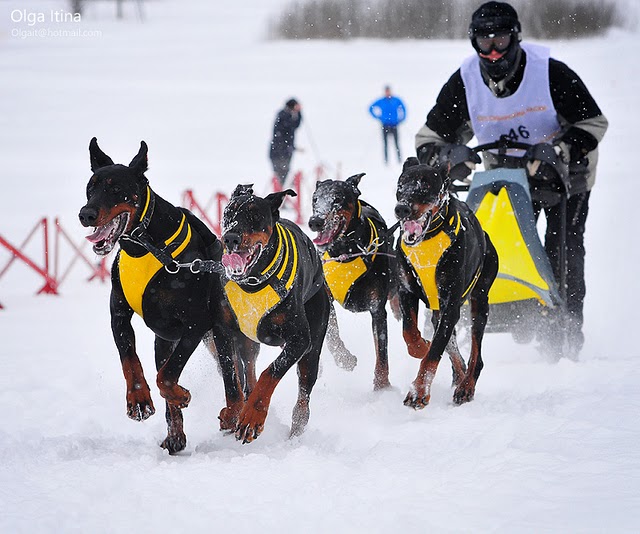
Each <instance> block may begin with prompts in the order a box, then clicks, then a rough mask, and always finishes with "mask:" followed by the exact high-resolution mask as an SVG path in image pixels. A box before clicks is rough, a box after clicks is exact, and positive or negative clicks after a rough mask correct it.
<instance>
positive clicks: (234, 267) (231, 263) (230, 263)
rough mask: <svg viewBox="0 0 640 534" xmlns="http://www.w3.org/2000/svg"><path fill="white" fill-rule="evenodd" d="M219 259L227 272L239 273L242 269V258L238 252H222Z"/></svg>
mask: <svg viewBox="0 0 640 534" xmlns="http://www.w3.org/2000/svg"><path fill="white" fill-rule="evenodd" d="M221 261H222V265H223V266H224V268H225V269H226V270H227V272H235V273H241V272H242V271H243V270H244V260H243V259H242V256H240V254H236V253H231V254H223V255H222V260H221Z"/></svg>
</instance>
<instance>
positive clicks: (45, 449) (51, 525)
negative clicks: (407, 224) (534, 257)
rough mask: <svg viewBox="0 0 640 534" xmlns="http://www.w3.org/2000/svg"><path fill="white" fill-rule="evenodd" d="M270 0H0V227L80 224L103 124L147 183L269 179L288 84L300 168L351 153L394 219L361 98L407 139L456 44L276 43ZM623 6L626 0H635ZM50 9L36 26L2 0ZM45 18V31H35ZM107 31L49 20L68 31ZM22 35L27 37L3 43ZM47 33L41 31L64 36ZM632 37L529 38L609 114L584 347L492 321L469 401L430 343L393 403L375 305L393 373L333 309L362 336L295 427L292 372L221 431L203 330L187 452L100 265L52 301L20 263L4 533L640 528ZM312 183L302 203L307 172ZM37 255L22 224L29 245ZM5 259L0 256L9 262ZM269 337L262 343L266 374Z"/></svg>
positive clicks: (3, 482)
mask: <svg viewBox="0 0 640 534" xmlns="http://www.w3.org/2000/svg"><path fill="white" fill-rule="evenodd" d="M282 2H283V0H277V1H274V2H261V1H259V0H245V1H244V2H209V1H205V0H191V1H184V2H170V1H168V0H165V1H160V0H158V1H154V2H145V3H144V15H145V20H144V22H141V21H139V20H138V19H137V17H136V3H135V2H126V3H125V15H126V18H125V20H123V21H116V20H115V16H114V12H115V7H114V6H113V5H112V4H113V3H112V2H108V3H107V2H87V10H86V13H85V14H84V16H83V18H82V21H81V23H78V22H65V23H61V22H55V21H50V20H49V17H50V11H51V10H54V11H55V10H64V9H66V8H67V2H62V1H61V0H60V1H54V0H50V1H45V0H32V1H30V2H28V3H27V2H19V1H16V0H7V1H5V2H2V3H1V4H0V71H1V72H2V73H3V75H2V83H1V84H0V117H1V118H0V124H1V126H2V127H1V128H0V147H2V148H1V149H0V150H1V154H2V157H1V161H2V168H3V172H2V175H1V178H0V180H1V184H2V195H1V196H0V214H1V215H0V235H2V236H3V237H5V238H6V239H8V240H9V241H12V242H14V243H17V244H19V242H20V241H21V240H22V239H23V238H24V237H25V236H26V235H27V234H28V232H29V231H30V229H31V228H32V226H33V225H34V224H35V222H36V221H37V220H38V219H39V218H41V217H43V216H45V215H46V216H49V217H54V216H59V217H60V219H61V221H62V224H63V226H64V227H65V229H67V230H68V232H69V233H70V235H71V236H72V238H74V239H75V240H76V241H77V242H80V241H82V240H83V237H84V236H85V235H86V233H87V232H86V230H85V229H83V228H82V227H81V226H80V225H79V223H78V222H77V218H76V217H77V212H78V210H79V208H80V207H81V206H82V205H83V203H84V188H85V185H86V181H87V179H88V178H89V176H90V169H89V159H88V150H87V147H88V143H89V140H90V139H91V137H93V136H94V135H95V136H97V137H98V140H99V142H100V145H101V147H102V148H103V149H104V150H105V152H106V153H108V154H109V155H110V156H112V157H113V158H114V160H115V161H117V162H122V163H128V162H129V161H130V160H131V158H132V157H133V156H134V155H135V154H136V153H137V151H138V148H139V143H140V140H142V139H144V140H145V141H146V142H147V143H148V144H149V154H150V170H149V172H148V173H147V176H148V177H149V178H150V180H151V184H152V187H154V189H155V190H156V191H157V192H158V193H159V194H160V195H161V196H163V197H164V198H166V199H168V200H170V201H172V202H174V203H179V202H180V198H181V193H182V191H183V190H184V189H187V188H192V189H193V190H194V192H195V194H196V197H197V198H199V199H200V200H201V201H202V202H205V200H206V199H207V198H208V197H209V196H210V195H211V194H212V193H213V192H214V191H223V192H225V193H226V194H229V193H230V192H231V191H232V190H233V188H234V187H235V185H236V184H238V183H255V184H256V189H257V190H258V191H259V192H262V193H266V192H268V191H269V187H270V184H269V180H268V178H269V176H270V167H269V161H268V158H267V151H268V150H267V149H268V141H269V137H270V133H271V127H272V121H273V119H274V117H275V114H276V112H277V110H278V109H279V108H280V107H281V106H282V105H283V104H284V102H285V101H286V100H287V99H288V98H290V97H291V96H295V97H296V98H298V99H299V101H300V102H301V103H302V106H303V114H304V122H303V126H302V127H301V129H300V131H299V135H298V144H299V146H301V147H303V148H304V149H305V152H304V153H300V154H297V155H296V156H295V159H294V168H296V169H298V168H299V169H302V170H303V171H304V172H305V174H306V175H307V176H310V175H312V173H313V169H314V168H315V166H316V165H317V164H318V163H319V162H323V163H325V164H326V166H327V168H328V169H329V176H331V177H333V176H334V175H335V173H336V171H337V170H339V171H340V173H341V175H342V177H343V178H344V177H346V176H349V175H351V174H356V173H360V172H366V173H367V175H366V176H365V177H364V178H363V179H362V181H361V182H360V186H359V187H360V189H361V191H362V193H363V198H364V199H365V200H367V201H369V202H371V203H372V204H373V205H375V206H376V207H377V208H378V209H379V210H380V211H381V212H382V213H383V215H384V216H385V217H386V218H387V220H388V221H393V204H394V203H393V200H392V199H393V194H394V189H395V184H396V180H397V177H398V174H399V170H400V167H399V165H396V164H393V165H390V166H389V167H385V166H384V165H383V163H382V140H381V138H380V137H381V135H380V132H379V128H378V125H377V123H376V122H375V121H374V120H373V119H372V118H371V117H370V116H369V115H368V112H367V109H368V105H369V103H370V102H371V101H373V100H374V99H375V98H377V97H379V96H380V95H381V94H382V88H383V86H384V85H385V84H386V83H390V84H391V85H392V88H393V90H394V92H395V93H396V94H397V95H398V96H400V97H402V98H403V100H404V101H405V103H406V105H407V110H408V118H407V122H406V123H405V124H404V125H403V126H401V128H400V134H401V146H402V147H403V150H404V152H405V155H411V153H412V138H413V135H414V134H415V132H416V131H417V130H418V128H419V127H420V125H421V123H422V122H423V120H424V117H425V115H426V113H427V111H428V110H429V108H430V107H431V105H432V104H433V101H434V99H435V97H436V95H437V92H438V91H439V89H440V87H441V86H442V84H443V83H444V82H445V81H446V79H447V78H448V76H449V75H450V74H451V73H452V72H453V71H454V70H455V68H457V66H458V65H459V64H460V62H461V61H462V59H463V58H464V57H466V56H467V55H468V54H469V53H471V47H470V46H469V45H468V43H467V42H464V41H461V42H457V41H431V42H415V41H408V42H402V41H397V42H380V41H373V42H372V41H364V40H362V41H355V42H348V43H343V42H302V43H295V42H270V41H267V40H265V38H264V35H265V29H266V19H267V18H268V17H269V16H271V15H272V14H274V13H277V10H278V6H279V5H280V4H282ZM629 5H630V6H631V4H629ZM15 9H20V10H22V9H25V10H27V11H29V12H38V13H39V12H42V13H44V14H46V17H45V18H46V21H45V22H44V23H38V24H35V25H34V26H29V25H28V23H27V22H13V21H12V20H11V12H12V11H13V10H15ZM38 28H45V29H46V30H52V33H51V34H48V36H45V37H37V36H31V37H29V36H26V34H25V33H24V32H29V31H34V30H35V29H38ZM79 28H81V29H83V30H90V31H92V32H100V35H98V36H93V37H87V36H85V37H78V36H76V37H62V36H60V34H59V32H60V31H61V30H63V29H66V30H70V31H74V30H75V31H77V30H78V29H79ZM16 29H18V30H21V31H23V33H22V34H21V35H25V38H24V39H23V38H20V37H19V36H18V37H13V36H12V32H13V31H14V30H16ZM56 32H58V33H56ZM637 43H638V34H637V33H631V32H622V31H612V32H610V33H609V34H608V35H607V36H606V37H603V38H598V39H593V40H577V41H568V42H552V43H546V44H549V45H550V46H551V47H552V51H553V54H554V56H555V57H557V58H559V59H561V60H563V61H565V62H567V63H568V64H569V65H570V66H571V67H572V68H573V69H574V70H575V71H576V72H578V73H579V74H580V75H581V77H582V78H583V80H584V81H585V82H586V84H587V86H588V87H589V88H590V90H591V91H592V93H593V95H594V96H595V98H596V100H597V101H598V103H599V104H600V106H601V107H602V109H603V111H604V112H605V114H606V115H607V117H608V118H609V121H610V125H611V126H610V129H609V132H608V133H607V136H606V138H605V140H604V142H603V144H602V148H601V160H600V166H599V176H598V183H597V185H596V188H595V189H594V192H593V195H592V198H591V205H590V216H589V223H588V230H587V243H586V246H587V285H588V295H587V300H586V309H585V314H586V325H585V332H586V337H587V339H586V344H585V347H584V350H583V352H582V354H581V356H580V360H579V361H577V362H573V361H567V360H561V361H559V362H553V361H549V360H547V359H546V358H545V357H544V356H542V355H540V354H539V353H538V352H537V351H536V350H535V348H534V347H533V346H527V345H525V346H523V345H517V344H515V342H514V341H513V340H512V339H511V338H510V337H509V336H506V335H497V334H489V335H487V336H486V338H485V344H484V357H485V368H484V371H483V373H482V376H481V378H480V380H479V383H478V388H477V392H476V398H475V400H474V401H473V402H472V403H469V404H466V405H463V406H460V407H457V406H454V405H453V404H452V400H451V396H452V390H451V389H450V387H449V385H450V381H451V371H450V366H449V364H448V362H447V361H444V360H443V362H442V365H441V366H440V368H439V371H438V374H437V375H436V378H435V382H434V386H433V390H432V399H431V404H430V405H429V406H428V407H427V408H426V409H424V410H423V411H419V412H415V411H413V410H411V409H408V408H406V407H405V406H403V404H402V400H403V399H404V396H405V394H406V392H407V390H408V388H409V386H410V383H411V381H412V380H413V378H414V376H415V372H416V370H417V361H416V360H414V359H413V358H410V357H409V356H408V355H407V351H406V348H405V346H404V342H403V340H402V336H401V332H400V326H399V324H398V323H397V322H395V321H394V320H393V319H390V323H389V324H390V332H389V343H390V380H391V383H392V384H393V388H392V389H391V390H388V391H384V392H380V393H374V392H373V390H372V389H373V388H372V380H373V366H374V356H373V338H372V334H371V329H370V319H369V317H368V316H367V315H364V314H360V315H353V314H349V313H347V312H344V311H343V310H342V309H338V318H339V321H340V324H341V328H342V336H343V338H344V340H345V343H346V344H347V346H348V347H349V348H350V349H351V350H352V351H353V352H354V353H356V355H357V356H358V360H359V364H358V366H357V367H356V369H355V370H354V371H353V372H352V373H348V372H345V371H343V370H341V369H339V368H337V366H336V365H335V363H334V362H333V359H332V357H331V355H330V354H329V353H328V352H327V351H325V352H324V353H323V358H322V360H323V361H322V374H321V376H320V378H319V380H318V383H317V385H316V388H315V390H314V392H313V395H312V398H311V409H312V413H311V419H310V422H309V425H308V427H307V431H306V433H305V434H304V435H302V436H301V437H299V438H296V439H293V440H289V439H288V431H289V425H290V421H291V410H292V408H293V405H294V402H295V398H296V376H295V371H293V370H292V371H291V372H289V373H288V375H287V376H286V377H285V379H284V380H283V382H282V383H281V384H280V385H279V386H278V388H277V390H276V393H275V395H274V398H273V402H272V405H271V410H270V413H269V417H268V419H267V422H266V427H265V431H264V433H263V434H262V435H261V436H260V438H259V439H258V440H257V441H256V442H254V443H252V444H249V445H242V444H240V443H239V442H237V441H236V440H235V439H234V438H233V437H232V436H229V435H224V434H222V433H220V432H219V431H218V422H217V419H216V417H217V414H218V411H219V410H220V408H221V407H222V404H223V399H224V396H223V389H222V380H221V378H220V376H219V375H218V372H217V369H216V366H215V363H214V362H213V361H212V359H211V357H210V356H209V355H208V354H207V352H206V350H205V349H204V348H202V347H200V348H199V349H198V350H197V351H196V353H195V354H194V355H193V357H192V359H191V361H190V362H189V364H188V365H187V368H186V369H185V372H184V373H183V376H182V378H181V384H182V385H184V386H185V387H187V388H188V389H189V390H190V391H191V393H192V395H193V400H192V401H191V405H190V406H189V408H187V409H186V410H185V411H184V415H185V431H186V433H187V438H188V443H187V448H186V450H185V451H184V452H183V453H181V454H180V455H178V456H174V457H170V456H168V454H167V453H166V451H164V450H162V449H161V448H160V447H159V446H158V444H159V442H160V441H161V440H162V439H163V438H164V436H165V435H166V428H165V422H164V417H163V415H162V412H163V410H162V403H161V402H160V401H161V398H160V396H159V394H158V392H157V389H156V388H155V385H154V383H155V380H154V376H155V373H154V364H153V354H152V349H153V338H152V336H151V334H150V332H149V331H148V330H146V329H145V328H144V327H143V325H142V322H141V321H139V320H136V322H135V327H136V333H137V338H138V352H139V353H140V356H141V360H142V362H143V366H144V368H145V370H146V376H147V380H148V381H149V382H150V384H152V395H153V398H154V401H155V403H156V409H157V410H158V413H156V415H155V416H154V417H152V418H151V419H149V420H148V421H146V422H144V423H136V422H133V421H130V420H129V419H128V418H127V417H126V414H125V399H124V395H125V387H124V379H123V377H122V371H121V368H120V363H119V359H118V356H117V352H116V349H115V346H114V344H113V340H112V337H111V332H110V327H109V312H108V298H109V296H108V295H109V287H108V284H100V283H98V282H91V283H87V282H86V278H87V277H88V275H89V272H88V270H87V269H86V268H85V267H84V266H82V265H81V264H78V265H76V266H75V268H74V270H73V271H72V273H71V274H70V276H69V277H68V279H67V280H66V281H65V283H64V285H63V286H62V288H61V295H60V296H50V295H37V296H36V295H35V293H36V291H37V290H38V289H39V288H40V286H41V280H39V279H38V278H37V277H36V276H35V275H34V274H33V273H32V272H31V271H29V270H27V269H26V268H25V267H24V266H22V265H18V264H16V265H14V266H12V267H11V269H10V270H9V271H8V272H7V274H6V275H5V276H3V277H2V278H0V303H2V305H4V308H5V309H3V310H0V325H1V328H2V330H1V331H2V339H3V343H2V347H1V348H0V358H1V360H0V361H1V362H2V365H3V372H2V373H1V374H0V403H1V405H2V407H3V421H4V424H3V425H2V429H1V430H0V458H1V459H2V460H1V463H0V532H7V533H9V532H11V533H14V532H15V533H18V532H29V533H34V532H38V533H40V532H45V533H47V532H56V533H59V532H65V533H66V532H92V533H98V532H122V531H125V530H126V531H134V532H159V531H167V530H170V529H176V528H181V529H183V530H184V531H188V532H211V531H222V530H223V529H225V528H229V529H233V530H234V532H249V531H255V530H261V531H264V532H287V531H294V530H295V531H299V532H391V531H394V532H395V531H403V530H405V531H406V530H409V529H414V530H417V531H420V532H427V531H429V532H445V533H446V532H452V533H453V532H455V533H458V532H499V533H501V532H504V533H506V532H509V533H510V532H603V531H607V532H633V531H638V530H639V528H640V507H639V505H640V452H639V449H638V443H639V442H640V429H639V427H638V424H637V423H638V413H639V409H640V392H639V390H638V383H639V382H640V372H639V370H638V369H639V364H638V360H639V358H640V350H639V349H638V345H637V343H636V342H635V339H634V337H635V336H634V332H635V328H637V319H638V312H637V309H636V305H637V302H638V298H639V297H640V285H639V284H638V281H637V263H638V260H639V258H640V254H639V253H638V249H637V244H638V240H637V237H636V236H635V230H636V228H635V225H634V213H635V212H636V210H635V207H636V195H635V187H637V184H636V174H637V173H636V167H637V165H636V161H635V157H634V156H633V154H634V153H636V152H637V147H635V139H634V138H633V137H632V132H634V131H635V130H636V128H637V117H638V113H637V110H636V107H635V104H636V103H637V95H638V94H639V93H640V76H639V75H638V72H640V64H639V60H638V56H637V54H636V53H635V51H636V49H637ZM307 184H308V185H307V186H306V189H307V190H306V191H305V192H306V199H304V201H305V202H307V203H308V202H309V199H310V193H311V191H310V190H308V189H309V187H311V186H310V185H309V182H307ZM29 250H30V251H31V252H32V253H33V254H34V255H37V250H38V244H37V243H36V244H35V245H32V246H31V247H30V249H29ZM8 258H9V256H8V254H7V253H6V252H5V251H2V252H1V253H0V266H2V265H4V262H6V261H7V260H8ZM276 354H277V353H276V351H275V350H274V349H271V348H263V350H262V352H261V355H260V358H259V361H258V363H259V368H260V369H262V368H264V367H265V366H266V365H268V363H269V362H270V361H271V360H272V359H273V358H274V357H275V355H276Z"/></svg>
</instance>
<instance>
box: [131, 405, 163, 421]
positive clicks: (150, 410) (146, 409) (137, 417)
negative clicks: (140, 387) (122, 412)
mask: <svg viewBox="0 0 640 534" xmlns="http://www.w3.org/2000/svg"><path fill="white" fill-rule="evenodd" d="M154 413H156V409H155V408H154V407H153V402H151V400H149V403H136V404H129V403H127V415H128V416H129V419H133V420H134V421H144V420H145V419H149V417H151V416H152V415H153V414H154Z"/></svg>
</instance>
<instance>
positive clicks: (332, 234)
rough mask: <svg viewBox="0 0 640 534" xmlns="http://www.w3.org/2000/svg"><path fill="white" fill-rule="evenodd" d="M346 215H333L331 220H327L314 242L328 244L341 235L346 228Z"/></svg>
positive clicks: (320, 245)
mask: <svg viewBox="0 0 640 534" xmlns="http://www.w3.org/2000/svg"><path fill="white" fill-rule="evenodd" d="M344 224H345V218H344V217H332V218H331V220H328V221H325V223H324V226H323V227H322V230H320V231H319V232H318V235H317V236H316V237H315V238H314V239H313V243H314V244H315V245H317V246H319V247H322V246H326V245H328V244H329V243H331V242H332V241H333V240H334V239H335V238H336V236H338V235H340V233H341V232H342V230H343V229H344Z"/></svg>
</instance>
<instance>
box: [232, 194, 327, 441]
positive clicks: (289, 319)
mask: <svg viewBox="0 0 640 534" xmlns="http://www.w3.org/2000/svg"><path fill="white" fill-rule="evenodd" d="M287 195H295V193H294V192H293V191H292V190H290V189H288V190H286V191H281V192H278V193H272V194H270V195H267V196H266V197H265V198H261V197H259V196H256V195H254V194H253V190H252V188H251V187H250V186H238V187H237V188H236V190H235V191H234V193H233V195H232V197H231V199H230V201H229V204H228V205H227V207H226V209H225V211H224V218H223V236H222V239H223V241H224V247H225V255H224V256H223V263H224V264H225V266H226V267H227V276H228V278H229V281H228V282H227V283H226V284H225V292H226V294H227V298H228V300H229V303H230V306H231V307H232V308H233V309H234V310H236V315H240V317H238V319H239V321H240V327H241V329H242V330H243V332H244V333H245V334H247V335H249V336H250V337H252V339H254V340H257V341H259V342H261V343H265V344H267V345H272V346H280V347H282V352H281V353H280V354H279V356H278V357H277V358H276V359H275V360H274V361H273V362H272V363H271V364H270V365H269V366H268V367H267V368H266V369H265V370H264V371H263V372H262V374H261V375H260V377H259V379H258V380H257V382H255V385H253V387H252V388H251V389H252V391H251V394H250V395H249V398H248V399H247V402H246V403H245V406H244V408H243V409H242V412H241V413H240V416H239V421H238V426H237V430H236V437H237V439H239V440H242V441H243V442H245V443H246V442H250V441H253V440H254V439H256V438H257V437H258V436H259V435H260V433H261V432H262V430H263V428H264V422H265V420H266V417H267V412H268V409H269V403H270V400H271V396H272V394H273V391H274V389H275V387H276V386H277V384H278V382H279V381H280V380H281V379H282V377H283V376H284V375H285V373H286V372H287V371H288V370H289V369H290V368H291V367H292V366H293V365H294V364H295V363H297V365H298V386H299V388H298V390H299V391H298V401H297V403H296V406H295V408H294V411H293V418H292V427H291V434H292V435H298V434H300V433H302V431H303V430H304V427H305V425H306V423H307V421H308V419H309V396H310V394H311V390H312V389H313V386H314V384H315V382H316V379H317V376H318V364H319V357H320V351H321V348H322V343H323V340H324V336H325V332H326V329H327V321H328V317H329V308H330V302H329V298H328V295H327V292H326V291H325V282H324V276H323V273H322V265H321V263H320V258H319V257H318V254H317V252H316V250H315V247H314V246H313V243H311V241H310V240H309V238H308V237H307V236H306V235H305V234H304V233H303V232H302V230H300V228H298V226H296V225H295V224H293V223H292V222H290V221H288V220H286V219H280V215H279V208H280V205H281V204H282V201H283V200H284V198H285V197H286V196H287ZM294 258H295V261H294ZM263 294H266V295H270V296H271V297H272V298H273V299H274V300H273V301H272V302H271V306H267V305H265V306H263V307H260V306H258V307H256V306H253V305H252V304H250V305H249V307H248V308H246V314H244V315H247V314H253V313H256V311H257V315H255V317H254V319H253V320H249V319H246V317H245V318H243V317H242V315H243V308H242V307H243V306H246V305H247V304H246V302H249V301H250V300H251V298H252V297H255V296H257V295H263ZM233 295H236V298H235V300H234V297H233ZM276 296H277V298H276ZM261 302H262V301H261ZM234 306H236V308H234Z"/></svg>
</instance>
